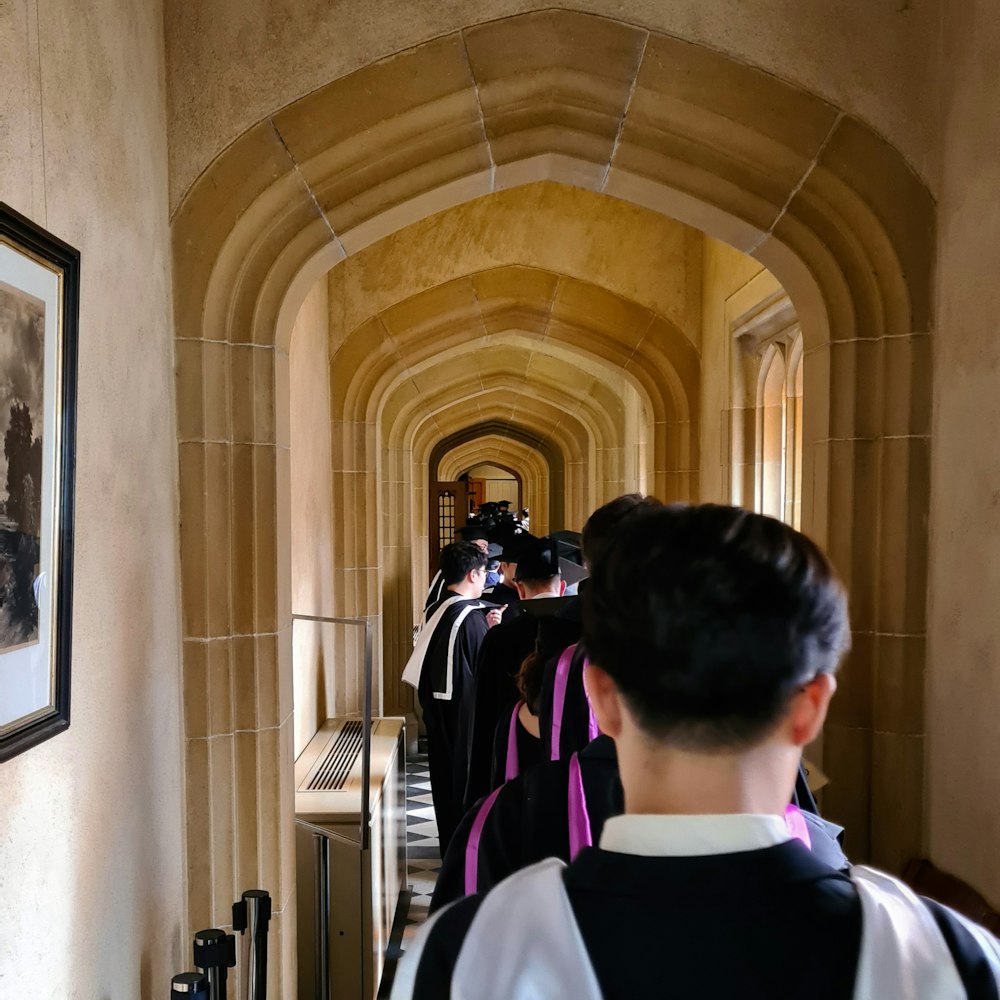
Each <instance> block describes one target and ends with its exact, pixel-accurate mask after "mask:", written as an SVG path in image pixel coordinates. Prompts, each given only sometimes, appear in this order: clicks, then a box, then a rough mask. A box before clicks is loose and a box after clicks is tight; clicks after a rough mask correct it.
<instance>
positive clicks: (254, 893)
mask: <svg viewBox="0 0 1000 1000" xmlns="http://www.w3.org/2000/svg"><path fill="white" fill-rule="evenodd" d="M270 920H271V896H270V894H269V893H268V892H266V891H265V890H264V889H248V890H247V891H246V892H245V893H243V896H242V898H241V899H240V901H239V902H238V903H233V930H234V931H239V932H240V935H241V940H242V944H241V945H240V953H241V956H242V962H241V964H242V966H243V968H244V970H245V972H246V974H245V976H244V978H243V983H244V988H243V1000H267V925H268V923H270Z"/></svg>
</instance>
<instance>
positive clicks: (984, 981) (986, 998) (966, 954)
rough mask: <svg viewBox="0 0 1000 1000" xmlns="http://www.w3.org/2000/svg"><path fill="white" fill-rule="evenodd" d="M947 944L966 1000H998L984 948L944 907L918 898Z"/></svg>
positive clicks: (999, 995)
mask: <svg viewBox="0 0 1000 1000" xmlns="http://www.w3.org/2000/svg"><path fill="white" fill-rule="evenodd" d="M921 901H922V902H923V904H924V905H925V906H926V907H927V909H929V910H930V911H931V914H932V915H933V917H934V920H935V922H936V923H937V925H938V927H939V928H940V930H941V933H942V934H943V935H944V939H945V941H946V942H947V943H948V950H949V951H950V952H951V957H952V959H953V960H954V962H955V967H956V968H957V969H958V975H959V977H960V978H961V980H962V985H963V986H964V987H965V992H966V994H967V995H968V997H969V1000H1000V991H998V990H997V981H996V978H995V977H994V975H993V970H992V968H991V967H990V964H989V962H988V961H987V960H986V956H985V955H984V954H983V949H982V948H981V947H980V946H979V944H978V942H977V941H976V939H975V938H974V937H973V936H972V935H971V934H970V933H969V932H968V930H966V928H965V927H964V926H963V925H962V922H961V921H960V920H959V919H958V917H957V916H956V915H955V913H954V912H953V911H952V910H950V909H949V908H948V907H947V906H943V905H942V904H941V903H936V902H934V900H932V899H926V898H924V897H921Z"/></svg>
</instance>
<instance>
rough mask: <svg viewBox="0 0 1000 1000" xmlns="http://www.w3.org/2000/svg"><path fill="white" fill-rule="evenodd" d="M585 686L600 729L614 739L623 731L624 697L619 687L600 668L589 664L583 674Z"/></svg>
mask: <svg viewBox="0 0 1000 1000" xmlns="http://www.w3.org/2000/svg"><path fill="white" fill-rule="evenodd" d="M583 686H584V688H585V689H586V692H587V697H588V698H590V705H591V708H593V710H594V718H595V719H597V725H598V727H599V728H600V730H601V732H602V733H606V734H607V735H608V736H610V737H611V738H612V739H614V738H615V737H617V736H618V734H619V733H620V732H621V731H622V696H621V692H620V691H619V690H618V685H617V684H615V682H614V681H613V680H612V679H611V677H610V676H609V675H608V674H606V673H605V672H604V671H603V670H602V669H601V668H600V667H596V666H594V664H592V663H588V664H587V668H586V669H585V670H584V672H583Z"/></svg>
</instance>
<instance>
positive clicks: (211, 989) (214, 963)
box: [194, 927, 236, 1000]
mask: <svg viewBox="0 0 1000 1000" xmlns="http://www.w3.org/2000/svg"><path fill="white" fill-rule="evenodd" d="M194 964H195V967H196V968H198V969H201V971H202V972H204V973H205V978H206V979H207V980H208V1000H227V995H226V994H227V985H226V980H227V978H228V975H229V973H228V971H227V970H229V969H232V968H233V967H234V966H235V965H236V938H235V937H234V936H233V935H232V934H227V933H226V932H225V931H220V930H219V929H218V928H216V927H211V928H209V929H208V930H204V931H198V932H197V933H196V934H195V936H194Z"/></svg>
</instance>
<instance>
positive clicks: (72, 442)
mask: <svg viewBox="0 0 1000 1000" xmlns="http://www.w3.org/2000/svg"><path fill="white" fill-rule="evenodd" d="M25 276H27V277H25ZM36 278H37V281H36ZM39 282H40V283H41V284H40V285H39V287H44V288H46V289H51V290H52V292H51V294H48V295H43V296H42V295H38V294H36V291H35V290H33V289H34V288H35V285H36V284H38V283H39ZM5 305H6V306H7V307H8V308H6V309H5V308H4V306H5ZM25 309H26V310H27V311H28V314H30V315H29V319H28V320H23V317H24V315H25V312H24V310H25ZM50 309H52V310H53V311H54V315H53V316H51V317H50V316H49V310H50ZM32 310H34V312H32ZM79 316H80V253H79V251H78V250H76V249H74V248H73V247H71V246H70V245H69V244H67V243H65V242H63V241H62V240H60V239H59V238H58V237H56V236H53V235H52V234H51V233H49V232H47V231H46V230H44V229H42V228H41V227H40V226H38V225H36V224H35V223H34V222H32V221H31V220H30V219H27V218H25V217H24V216H23V215H21V214H20V213H18V212H16V211H14V209H12V208H10V206H8V205H5V204H3V203H2V202H0V344H2V343H3V338H6V342H7V345H8V348H9V349H8V350H7V351H6V352H5V353H3V354H0V380H2V379H3V377H4V375H5V374H8V373H5V372H4V367H3V366H4V364H5V363H7V364H10V365H11V366H12V370H13V369H17V372H21V369H22V368H24V369H25V370H28V369H27V362H23V363H22V361H23V359H24V358H27V357H28V356H29V354H30V352H25V351H22V352H21V353H20V355H18V353H17V350H16V348H17V345H18V344H19V343H20V342H21V341H18V339H17V338H18V337H19V336H20V337H21V338H22V340H23V342H24V343H25V344H30V345H32V349H33V344H34V341H31V339H30V337H31V335H32V333H31V331H34V332H35V333H37V335H36V336H35V340H37V342H38V344H39V345H40V348H39V350H40V358H41V374H40V375H39V372H38V358H37V357H34V356H31V358H30V360H31V363H32V367H31V369H30V375H29V377H28V380H29V382H30V383H31V385H33V386H34V388H35V389H36V390H37V388H38V385H39V378H40V385H41V387H42V389H41V397H42V405H41V407H40V408H41V411H42V419H41V427H42V429H41V431H39V434H38V437H37V438H34V437H33V433H34V430H33V428H34V427H37V419H36V421H35V423H34V424H33V423H32V418H31V416H30V415H29V406H28V403H27V402H26V401H24V400H20V401H15V398H14V397H13V396H12V395H8V397H4V398H0V407H3V406H6V407H7V408H8V412H3V410H0V462H2V463H3V466H2V468H3V470H4V472H3V474H0V505H2V506H0V762H2V761H6V760H10V759H11V758H12V757H16V756H17V755H19V754H22V753H24V752H25V751H26V750H29V749H30V748H32V747H34V746H37V745H38V744H39V743H42V742H44V741H45V740H49V739H51V738H52V737H53V736H56V735H58V734H59V733H61V732H63V731H65V730H66V729H68V728H69V724H70V676H71V669H70V668H71V653H72V622H73V542H74V501H75V478H76V402H77V354H78V342H79ZM22 320H23V321H22ZM5 323H6V324H7V327H6V328H5ZM32 324H33V325H32ZM53 335H54V336H55V343H54V344H52V345H51V347H50V346H49V342H50V340H51V338H52V336H53ZM11 345H14V346H13V347H11ZM22 374H23V373H22ZM21 381H22V382H23V381H24V379H23V378H22V379H21ZM13 391H14V390H11V392H13ZM25 395H27V392H25ZM36 396H37V393H36ZM34 398H35V397H34V396H33V399H34ZM15 406H16V407H18V408H19V415H18V427H17V428H16V430H17V431H21V432H23V431H24V428H26V434H27V438H26V439H25V438H24V433H21V440H20V441H15V444H14V445H8V443H7V442H8V437H7V435H8V434H9V435H14V434H15V431H14V430H12V429H11V428H12V427H13V425H14V422H15V416H14V408H15ZM50 408H51V409H50ZM22 414H23V419H22V417H21V415H22ZM50 436H51V443H49V439H50ZM43 438H44V440H43ZM25 440H26V441H27V445H25V443H24V442H25ZM15 445H16V446H15ZM8 451H10V453H11V454H15V453H16V454H17V456H18V462H19V463H20V464H18V465H17V466H16V467H15V470H14V472H13V473H12V472H11V462H12V461H13V459H11V460H8ZM26 453H30V455H31V461H33V462H35V464H33V465H31V466H30V471H29V473H26V474H25V475H24V477H23V478H22V480H21V483H22V485H21V486H20V487H13V486H11V485H10V484H11V483H12V482H16V480H17V473H18V472H19V471H20V469H21V467H22V465H23V463H24V461H25V459H24V457H23V456H24V455H25V454H26ZM36 466H37V469H38V470H39V471H38V472H37V474H36V475H35V476H34V477H32V475H31V472H34V471H35V469H36ZM47 476H48V481H47V480H46V477H47ZM33 478H34V479H38V481H39V482H38V483H37V484H34V483H33ZM15 490H16V491H17V501H16V504H15V502H14V501H13V499H12V496H13V494H14V493H15ZM36 490H37V499H36ZM46 500H47V501H48V502H46ZM12 505H13V506H15V507H16V511H17V514H16V515H15V514H14V513H13V512H12V510H11V509H8V508H11V507H12ZM25 512H27V513H25ZM15 516H17V517H19V518H20V519H19V520H14V518H15ZM35 530H37V538H36V537H35V535H34V531H35ZM12 536H15V537H16V540H17V541H16V543H15V541H14V540H13V539H12ZM15 544H16V545H18V546H19V548H18V555H17V558H16V560H15V559H14V557H12V556H11V555H10V553H11V551H12V550H13V547H14V545H15ZM32 545H34V548H32ZM5 546H6V547H5ZM25 550H27V552H28V557H27V558H29V559H30V558H31V557H32V556H35V557H36V559H37V561H36V562H34V563H31V564H30V569H29V570H28V571H27V575H28V576H30V587H31V593H30V595H29V594H27V593H26V591H25V586H24V580H25V579H26V574H25V572H20V575H18V573H19V571H20V570H22V569H23V566H22V564H23V563H25V562H26V560H25V559H24V558H21V553H22V552H23V551H25ZM12 566H13V567H14V568H13V569H12V568H11V567H12ZM48 573H51V576H49V577H47V576H46V574H48ZM11 581H13V582H11ZM11 594H13V597H11ZM8 598H9V600H8V603H7V604H6V608H7V611H6V617H4V614H5V611H4V609H5V605H4V603H3V602H4V600H5V599H8ZM32 599H33V601H34V610H33V618H32V612H31V611H30V610H29V611H28V612H25V611H24V607H25V605H26V604H28V603H30V601H31V600H32ZM15 609H17V610H16V612H15ZM32 622H33V623H34V624H33V628H34V632H35V633H36V635H31V634H27V635H25V633H28V632H30V629H31V628H32ZM12 623H13V624H12ZM17 630H20V631H17ZM12 636H13V637H12ZM36 636H37V637H36ZM22 638H23V641H22ZM29 654H30V656H29ZM29 659H30V663H31V664H32V666H31V668H30V670H29V669H27V668H22V667H21V666H20V664H22V663H26V662H29ZM46 667H47V670H48V675H47V681H48V690H47V700H46V702H45V703H44V704H42V703H38V704H37V707H34V708H33V709H32V710H31V711H29V712H26V713H25V714H24V715H22V716H17V714H16V713H17V712H18V711H19V709H18V707H17V706H18V705H19V704H20V699H21V695H22V694H23V692H24V691H26V690H31V691H37V690H38V689H39V683H38V682H40V681H41V680H44V669H45V668H46ZM32 671H33V672H32ZM26 677H27V680H25V678H26ZM33 679H34V682H35V683H34V687H32V683H33ZM5 693H6V697H7V702H6V704H5V702H4V699H5ZM27 700H28V701H30V699H27ZM31 704H34V702H31ZM5 709H6V710H5Z"/></svg>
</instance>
